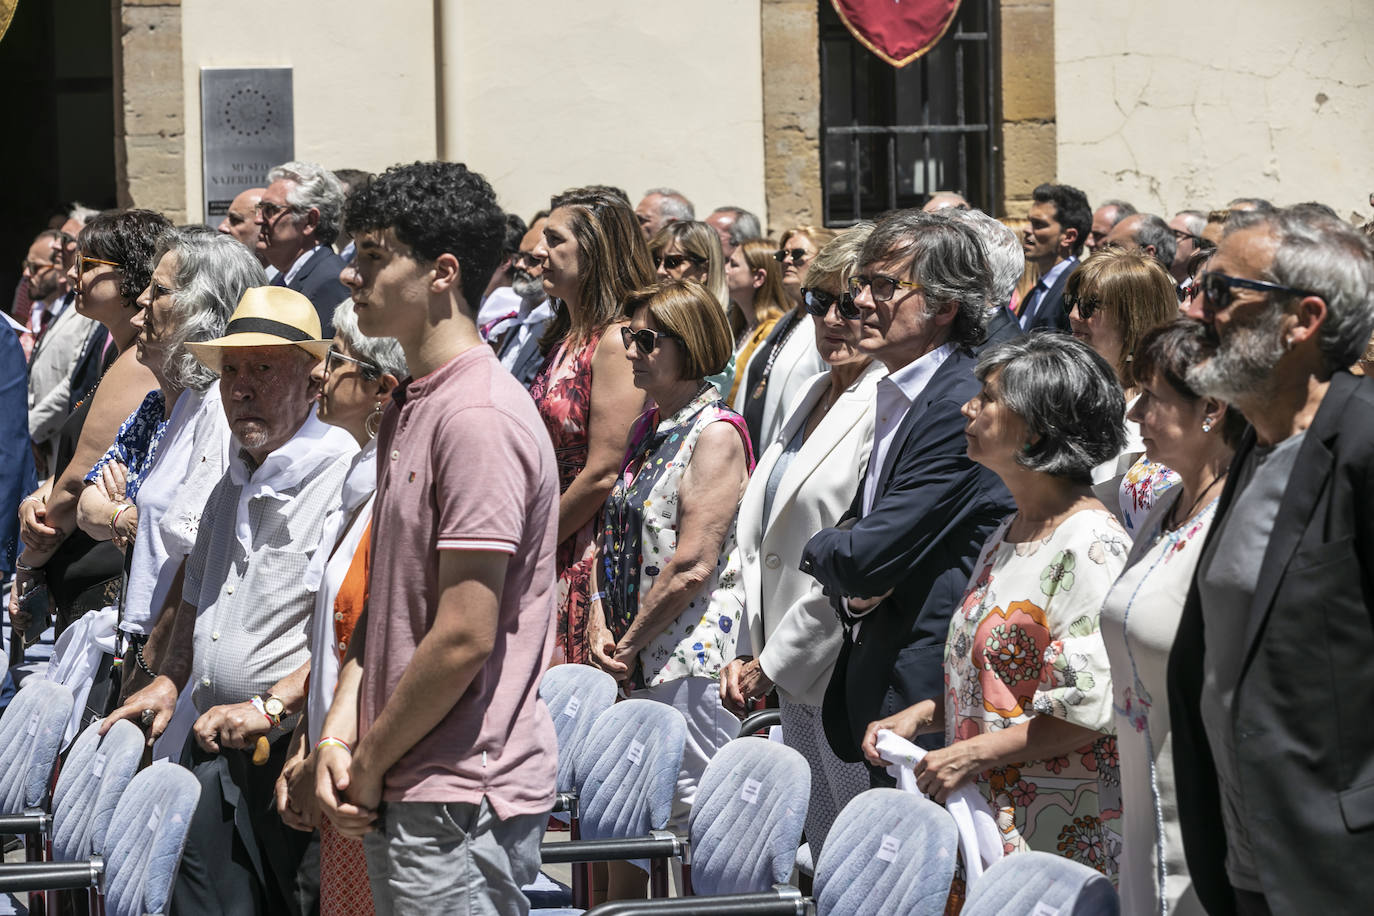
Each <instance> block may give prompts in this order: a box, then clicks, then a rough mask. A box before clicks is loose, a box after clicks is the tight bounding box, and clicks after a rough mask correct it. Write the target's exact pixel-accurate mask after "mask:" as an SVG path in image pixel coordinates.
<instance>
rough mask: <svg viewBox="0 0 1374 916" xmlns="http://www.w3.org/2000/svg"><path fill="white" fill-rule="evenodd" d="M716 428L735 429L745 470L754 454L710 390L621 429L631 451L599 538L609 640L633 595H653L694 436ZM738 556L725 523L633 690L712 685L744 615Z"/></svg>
mask: <svg viewBox="0 0 1374 916" xmlns="http://www.w3.org/2000/svg"><path fill="white" fill-rule="evenodd" d="M716 422H725V423H729V424H730V425H731V426H733V427H735V429H736V430H738V431H739V434H740V437H741V438H742V439H743V440H744V452H745V457H746V460H747V461H748V465H749V470H750V471H752V470H753V469H754V458H753V449H752V447H751V446H750V443H749V431H748V429H747V428H746V427H745V425H744V418H743V417H741V416H740V415H739V414H737V413H735V412H734V411H733V410H730V409H729V408H728V407H726V406H725V404H724V403H723V402H722V401H721V400H720V394H719V392H718V391H717V390H716V389H715V387H714V386H712V385H709V384H708V385H703V386H702V389H701V390H700V391H699V392H698V393H697V395H696V397H694V398H693V399H692V400H691V401H690V402H689V403H688V404H687V405H686V406H685V407H683V408H682V409H681V410H679V411H678V412H677V413H675V414H673V415H672V416H670V417H668V418H667V419H660V417H659V415H658V409H657V408H654V409H652V410H649V411H648V412H646V413H645V414H644V415H643V416H642V417H640V418H639V420H638V421H636V422H635V425H634V427H633V428H632V429H631V430H630V447H629V448H628V449H627V451H626V454H625V463H624V465H623V466H622V468H621V472H620V479H619V480H618V481H616V484H615V488H614V489H613V490H612V491H611V495H610V498H609V499H607V500H606V523H605V527H604V529H603V531H602V534H601V550H602V556H603V558H604V559H603V563H604V569H603V580H602V581H603V583H604V586H605V593H606V597H605V599H604V607H605V610H606V623H607V624H608V625H609V626H610V628H611V632H612V633H613V634H614V635H615V638H616V639H619V638H620V637H622V636H624V635H625V631H626V630H628V629H629V628H630V624H631V623H633V622H634V619H635V616H636V615H637V614H638V613H639V599H640V596H641V595H644V594H647V593H648V592H649V590H650V589H652V588H653V587H654V581H655V580H656V579H657V577H658V575H659V573H660V572H661V571H662V569H663V566H664V565H666V564H667V563H668V561H669V560H671V559H672V556H673V553H674V552H675V551H676V550H677V535H678V531H677V526H678V521H679V511H678V510H679V508H680V501H679V499H678V488H679V486H680V485H681V483H682V475H683V474H684V473H686V471H687V465H688V464H690V463H691V461H692V453H693V451H694V450H695V449H696V444H697V439H698V438H699V437H700V436H701V431H702V430H703V429H705V428H706V427H707V426H709V425H710V424H712V423H716ZM737 553H738V551H736V550H735V523H734V520H733V519H732V520H731V522H730V528H729V530H728V531H727V532H726V535H725V541H724V543H723V544H722V545H721V549H720V557H719V559H718V560H717V562H716V568H715V571H714V572H713V573H712V574H711V576H710V577H709V578H708V579H707V580H706V582H705V583H704V585H703V586H702V589H701V591H700V592H698V593H697V595H696V597H694V598H693V599H692V600H691V601H690V602H689V603H688V604H687V607H686V608H684V609H683V611H682V613H681V614H679V615H678V617H677V619H676V620H674V621H673V622H672V623H671V624H669V625H668V626H667V627H666V628H665V629H664V630H663V632H662V633H659V634H658V635H657V636H655V637H654V639H653V640H652V641H651V642H650V643H649V645H648V646H646V647H645V648H644V650H643V651H641V652H640V653H639V667H638V669H637V670H636V671H635V672H634V675H633V681H634V686H635V687H656V686H658V685H659V684H665V683H668V682H669V681H674V680H677V679H678V678H684V677H708V678H716V677H718V676H719V675H720V669H721V668H723V667H724V666H725V663H726V662H727V661H729V660H730V659H732V658H734V657H735V643H736V640H737V639H738V638H739V624H740V620H741V619H742V618H743V616H744V582H743V580H742V579H741V577H740V568H739V559H738V556H737Z"/></svg>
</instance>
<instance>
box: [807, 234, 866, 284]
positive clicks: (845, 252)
mask: <svg viewBox="0 0 1374 916" xmlns="http://www.w3.org/2000/svg"><path fill="white" fill-rule="evenodd" d="M872 234H873V223H872V222H870V221H869V220H860V221H859V222H857V223H855V224H854V225H852V226H850V227H849V228H848V229H845V230H844V231H842V232H840V233H839V234H838V235H836V236H835V237H834V238H832V239H831V240H830V241H828V242H826V243H825V245H824V247H822V248H821V250H820V251H818V252H816V256H815V257H814V258H812V259H811V263H810V264H808V265H806V276H805V277H804V278H803V280H802V285H803V286H805V287H806V288H807V289H814V288H815V287H817V286H824V285H826V284H829V283H833V284H834V285H836V286H838V287H840V290H841V291H843V290H844V285H845V283H847V282H848V281H849V277H850V275H852V274H853V273H854V268H856V267H858V266H859V255H860V253H862V252H863V250H864V243H865V242H867V241H868V237H869V236H870V235H872Z"/></svg>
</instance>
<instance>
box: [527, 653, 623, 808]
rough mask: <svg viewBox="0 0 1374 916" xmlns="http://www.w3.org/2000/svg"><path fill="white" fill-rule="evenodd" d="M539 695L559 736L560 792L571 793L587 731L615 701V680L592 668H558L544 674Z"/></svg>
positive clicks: (560, 666) (567, 666)
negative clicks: (546, 706)
mask: <svg viewBox="0 0 1374 916" xmlns="http://www.w3.org/2000/svg"><path fill="white" fill-rule="evenodd" d="M539 696H540V697H541V698H542V699H543V700H544V702H545V704H547V705H548V707H549V714H550V715H551V716H553V730H554V732H556V733H557V735H558V791H559V792H570V791H572V789H573V785H574V782H573V774H574V770H575V769H576V767H577V754H578V751H579V750H580V749H581V747H582V743H583V742H584V741H585V740H586V738H587V732H589V731H591V728H592V723H593V722H595V721H596V717H597V716H599V715H601V714H602V713H603V712H605V711H606V710H607V709H610V708H611V704H613V703H614V702H615V678H613V677H611V676H610V675H609V674H607V673H606V672H604V671H602V670H600V669H598V668H593V667H592V666H590V665H555V666H553V667H552V668H550V669H549V670H548V671H545V672H544V677H543V679H541V680H540V682H539Z"/></svg>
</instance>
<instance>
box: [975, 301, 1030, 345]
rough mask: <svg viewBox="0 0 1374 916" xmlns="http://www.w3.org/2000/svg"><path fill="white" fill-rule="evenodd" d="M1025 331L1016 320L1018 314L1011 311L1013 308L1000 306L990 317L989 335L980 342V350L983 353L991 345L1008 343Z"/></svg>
mask: <svg viewBox="0 0 1374 916" xmlns="http://www.w3.org/2000/svg"><path fill="white" fill-rule="evenodd" d="M1024 333H1025V332H1024V331H1022V330H1021V325H1020V324H1018V323H1017V321H1016V316H1015V315H1013V314H1012V313H1011V310H1010V309H1006V308H999V309H998V310H997V311H995V312H993V313H992V317H991V318H989V319H988V336H987V338H986V339H984V341H983V342H982V343H981V344H979V346H978V352H979V353H982V352H983V351H984V350H987V349H989V348H990V347H995V346H997V345H998V344H1002V343H1006V342H1007V341H1009V340H1015V339H1016V338H1018V337H1020V336H1021V335H1022V334H1024Z"/></svg>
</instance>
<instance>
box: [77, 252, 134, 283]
mask: <svg viewBox="0 0 1374 916" xmlns="http://www.w3.org/2000/svg"><path fill="white" fill-rule="evenodd" d="M87 264H104V265H105V266H107V267H123V266H124V265H123V264H121V263H119V262H118V261H107V260H105V259H104V258H88V257H86V256H85V255H84V254H77V256H76V278H77V279H78V280H79V279H81V275H82V274H84V273H85V272H86V265H87Z"/></svg>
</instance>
